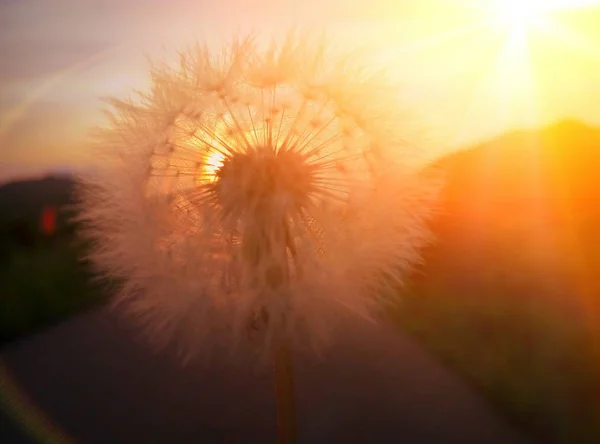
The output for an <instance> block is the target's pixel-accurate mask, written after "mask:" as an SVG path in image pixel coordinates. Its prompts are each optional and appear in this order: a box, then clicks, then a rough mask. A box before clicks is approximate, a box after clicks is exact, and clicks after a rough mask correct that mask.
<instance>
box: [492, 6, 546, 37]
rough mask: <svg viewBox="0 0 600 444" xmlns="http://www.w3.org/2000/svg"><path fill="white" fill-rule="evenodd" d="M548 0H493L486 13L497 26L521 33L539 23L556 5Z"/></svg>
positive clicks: (510, 31)
mask: <svg viewBox="0 0 600 444" xmlns="http://www.w3.org/2000/svg"><path fill="white" fill-rule="evenodd" d="M554 3H556V2H552V1H548V0H495V1H493V2H491V5H490V7H489V11H488V15H489V17H490V20H491V21H492V22H493V23H494V24H495V25H496V26H497V27H499V28H501V29H503V30H506V31H508V32H509V33H523V32H525V31H527V30H529V29H530V28H532V27H534V26H535V25H536V24H539V23H540V22H541V21H543V19H544V15H545V14H547V13H548V12H550V11H551V10H552V9H554V7H555V6H556V5H555V4H554Z"/></svg>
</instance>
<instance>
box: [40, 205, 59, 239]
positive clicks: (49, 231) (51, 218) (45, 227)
mask: <svg viewBox="0 0 600 444" xmlns="http://www.w3.org/2000/svg"><path fill="white" fill-rule="evenodd" d="M56 213H57V211H56V207H55V206H53V205H48V206H46V207H44V209H43V210H42V221H41V224H42V231H43V232H44V234H45V235H46V236H52V235H53V234H54V233H55V232H56Z"/></svg>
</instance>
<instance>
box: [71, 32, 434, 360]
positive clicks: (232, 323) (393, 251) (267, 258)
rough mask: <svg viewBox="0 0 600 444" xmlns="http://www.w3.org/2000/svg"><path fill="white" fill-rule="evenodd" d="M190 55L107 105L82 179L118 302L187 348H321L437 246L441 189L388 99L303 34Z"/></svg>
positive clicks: (376, 77)
mask: <svg viewBox="0 0 600 444" xmlns="http://www.w3.org/2000/svg"><path fill="white" fill-rule="evenodd" d="M179 55H180V57H179V63H178V64H177V66H175V67H169V66H165V65H160V64H154V65H152V76H151V77H152V81H153V83H152V87H151V88H150V89H149V91H148V92H145V93H141V95H140V98H139V100H138V101H137V103H133V102H132V101H124V100H116V99H111V100H110V101H109V103H110V105H111V107H112V112H111V113H110V114H109V121H108V124H107V125H106V127H105V128H104V129H102V130H101V131H100V132H99V137H98V138H97V142H98V143H97V146H98V156H101V157H102V158H103V159H104V160H105V162H104V164H105V165H106V167H105V168H104V170H103V173H102V174H100V175H99V176H95V177H93V178H91V177H83V178H82V180H81V182H82V187H81V190H82V191H81V194H82V206H81V215H80V219H81V220H82V222H83V226H84V230H83V233H84V235H86V236H88V237H89V238H91V239H93V240H94V241H95V243H94V245H95V247H94V249H93V250H92V252H91V253H90V259H91V261H92V263H93V264H94V265H95V267H96V269H97V271H98V272H99V273H101V274H103V275H104V276H107V277H109V278H116V279H117V280H118V281H119V282H120V289H119V291H118V293H117V294H116V295H115V303H116V304H117V305H118V306H119V307H123V309H124V310H125V312H126V313H128V314H133V315H134V316H133V318H134V319H138V320H140V322H142V323H143V324H144V326H145V327H146V330H145V331H147V332H148V334H149V335H150V337H152V338H154V342H155V343H160V344H161V345H164V344H167V343H170V341H172V340H176V341H177V342H178V343H179V344H180V345H181V346H182V347H183V349H185V350H186V351H187V352H190V353H192V354H193V353H195V352H202V353H203V352H204V351H205V350H206V348H207V346H208V344H209V343H211V341H212V342H214V338H215V337H216V336H219V337H227V338H229V339H231V340H232V343H239V342H240V341H241V340H242V339H243V338H246V337H247V336H248V335H249V331H250V332H255V335H257V336H258V337H259V339H258V340H257V344H259V345H260V348H261V350H263V351H265V353H269V352H270V350H272V349H273V347H274V346H276V345H277V341H280V340H293V341H296V342H298V343H302V344H305V345H309V346H311V347H314V348H317V349H319V348H322V347H323V346H325V345H326V344H328V343H329V342H330V340H331V339H332V338H333V337H334V332H335V331H336V326H338V325H339V324H340V323H341V322H342V320H343V319H346V318H348V317H350V318H352V317H357V316H358V317H362V318H365V319H375V318H376V317H377V316H379V315H380V314H381V312H382V310H384V307H385V304H386V303H387V302H391V301H393V300H394V298H395V293H396V292H395V291H394V288H395V286H397V285H399V284H402V283H403V282H404V279H405V277H406V274H407V272H408V271H409V270H410V269H411V267H412V266H414V265H415V264H416V263H418V261H419V259H420V255H419V251H420V249H421V247H422V246H423V245H425V244H426V243H427V242H429V241H430V238H431V236H430V233H429V231H428V230H427V227H426V220H427V218H428V215H429V213H430V210H431V204H432V202H433V199H434V197H435V194H436V190H437V188H438V184H437V182H436V181H434V180H430V179H429V178H425V177H423V176H422V175H420V174H419V172H418V170H417V169H416V168H415V166H414V165H415V164H416V163H417V162H415V159H418V158H419V157H420V156H423V157H424V155H425V153H422V152H421V151H420V148H418V147H416V146H415V145H413V144H408V143H406V141H405V140H406V138H407V133H409V132H410V124H407V122H406V116H405V115H404V114H403V110H402V109H399V107H398V103H397V101H396V100H395V97H396V95H395V94H394V91H393V89H390V88H389V87H387V86H386V82H385V81H384V79H383V78H382V77H381V75H380V73H377V72H371V71H369V70H366V69H364V68H363V67H362V66H361V65H360V64H359V63H357V62H356V61H355V60H353V59H352V57H338V56H336V55H335V54H334V53H333V52H328V50H327V47H326V45H325V44H324V42H323V41H322V40H318V41H312V40H310V39H308V38H301V37H298V36H296V35H294V34H292V33H290V34H289V35H288V36H287V37H286V38H285V39H284V40H283V41H282V42H281V43H277V42H276V41H272V42H270V43H269V44H268V45H266V46H265V45H262V46H261V45H259V44H258V43H256V42H255V41H253V40H252V39H236V40H234V42H233V43H232V44H230V45H228V46H226V47H225V48H224V49H223V51H222V52H220V53H213V52H211V51H210V50H209V49H208V48H207V47H205V46H202V45H196V46H194V47H191V48H188V49H187V50H184V51H181V52H180V54H179ZM253 334H254V333H253Z"/></svg>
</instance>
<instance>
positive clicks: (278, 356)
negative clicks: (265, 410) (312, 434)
mask: <svg viewBox="0 0 600 444" xmlns="http://www.w3.org/2000/svg"><path fill="white" fill-rule="evenodd" d="M274 367H275V391H276V395H277V442H278V443H279V444H293V443H295V442H296V408H295V405H296V404H295V399H294V368H293V361H292V353H291V350H290V348H289V346H288V345H287V344H281V345H280V346H279V347H278V349H277V351H276V352H275V362H274Z"/></svg>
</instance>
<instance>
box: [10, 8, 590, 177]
mask: <svg viewBox="0 0 600 444" xmlns="http://www.w3.org/2000/svg"><path fill="white" fill-rule="evenodd" d="M552 2H557V0H547V2H545V3H546V4H549V3H552ZM509 3H511V2H510V1H509V0H506V1H504V2H498V1H496V0H452V1H450V0H420V1H418V2H416V1H403V0H357V1H353V2H350V1H342V0H303V1H302V2H300V1H296V0H253V1H252V2H250V1H247V0H220V2H214V1H206V0H195V1H193V0H52V1H48V0H0V54H2V57H0V181H3V180H7V179H8V178H10V177H15V176H18V175H27V174H31V173H37V172H39V171H42V170H45V169H48V168H69V167H81V166H89V165H93V159H90V158H89V156H88V155H87V153H86V150H85V141H86V130H87V128H89V127H90V126H91V125H93V124H94V123H95V122H97V121H98V118H99V112H98V110H99V107H100V103H99V100H98V98H99V97H100V96H102V95H112V94H117V95H119V94H122V93H124V92H126V91H127V90H128V88H129V87H139V86H143V83H144V81H145V73H146V65H145V59H144V52H146V53H151V54H160V53H161V47H163V46H164V47H166V48H167V51H168V50H169V48H173V49H177V48H178V46H180V45H181V44H185V43H186V42H188V41H190V40H191V39H193V38H201V39H208V40H209V41H211V42H215V43H218V42H219V41H220V40H222V39H223V38H226V37H228V36H229V34H230V33H231V32H232V31H233V30H235V29H241V30H244V29H254V30H258V31H264V32H265V33H267V34H270V33H272V32H278V31H280V30H284V29H286V27H287V26H289V25H297V26H300V27H302V26H304V25H309V26H313V27H316V28H319V29H324V30H325V31H327V32H328V34H329V35H330V36H331V38H332V39H333V40H334V41H335V42H336V44H340V45H347V46H349V47H357V48H369V56H370V57H373V63H380V62H383V63H385V64H386V65H387V66H388V67H389V69H390V71H391V73H392V74H393V75H394V76H395V77H396V78H397V79H398V81H399V82H401V84H402V85H403V87H404V88H405V91H406V95H405V96H406V105H407V106H408V107H409V108H410V109H413V110H414V111H415V112H416V114H417V115H418V116H419V117H420V118H421V119H422V121H423V123H424V124H425V125H427V127H428V128H429V136H430V139H431V146H430V147H428V148H427V149H429V150H431V156H432V157H435V156H437V155H439V154H440V153H444V152H447V151H448V150H450V149H454V148H456V147H460V146H464V145H465V144H469V143H472V142H474V141H477V140H480V139H483V138H485V137H489V136H490V135H493V134H497V133H500V132H502V131H505V130H507V129H509V128H513V127H515V126H524V125H538V124H543V123H546V122H550V121H554V120H557V119H560V118H564V117H576V118H580V119H583V120H586V121H588V122H591V123H594V124H600V26H599V24H600V6H598V5H597V4H596V3H597V2H595V1H585V0H584V1H582V0H571V1H570V2H567V1H566V0H565V1H562V2H561V1H560V0H559V1H558V2H557V3H562V4H565V3H567V4H569V5H571V6H573V5H575V4H577V5H579V6H578V7H571V8H564V9H560V10H556V11H551V12H548V13H545V14H541V13H539V12H538V11H537V10H536V11H534V12H535V14H530V13H529V12H528V11H525V12H527V14H524V13H523V11H522V10H518V11H517V14H516V15H515V11H512V10H508V9H507V8H506V7H505V6H501V7H498V6H497V5H498V4H501V5H507V4H509ZM534 3H535V4H536V5H537V4H539V3H540V2H539V0H538V2H531V4H534ZM515 4H516V5H517V7H518V8H521V9H522V6H521V5H523V4H527V0H521V1H519V2H515ZM249 5H250V6H249ZM494 5H496V6H494ZM559 6H564V5H559ZM538 9H544V8H538ZM521 13H523V14H521ZM521 15H522V16H521ZM167 54H168V52H167Z"/></svg>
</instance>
